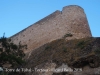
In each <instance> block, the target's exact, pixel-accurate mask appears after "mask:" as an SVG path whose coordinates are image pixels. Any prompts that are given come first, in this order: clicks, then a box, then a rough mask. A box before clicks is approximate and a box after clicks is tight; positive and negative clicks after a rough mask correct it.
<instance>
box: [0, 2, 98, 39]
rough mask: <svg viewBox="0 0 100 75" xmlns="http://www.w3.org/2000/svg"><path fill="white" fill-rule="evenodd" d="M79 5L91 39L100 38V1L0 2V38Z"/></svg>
mask: <svg viewBox="0 0 100 75" xmlns="http://www.w3.org/2000/svg"><path fill="white" fill-rule="evenodd" d="M68 5H79V6H81V7H82V8H83V9H84V11H85V13H86V16H87V19H88V23H89V26H90V29H91V33H92V36H93V37H100V0H0V37H2V36H3V34H4V33H5V36H6V37H10V36H12V35H14V34H16V33H18V32H20V31H21V30H23V29H25V28H26V27H28V26H30V25H32V24H34V23H35V22H37V21H39V20H41V19H42V18H44V17H46V16H48V15H49V14H51V13H53V12H54V11H56V10H60V11H62V8H63V7H64V6H68Z"/></svg>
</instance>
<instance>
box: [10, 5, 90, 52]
mask: <svg viewBox="0 0 100 75" xmlns="http://www.w3.org/2000/svg"><path fill="white" fill-rule="evenodd" d="M69 33H70V34H72V35H73V36H72V37H70V38H67V39H68V40H69V39H75V38H76V39H80V38H84V37H91V36H92V35H91V32H90V28H89V25H88V21H87V18H86V15H85V13H84V10H83V9H82V8H81V7H80V6H77V5H70V6H66V7H64V8H63V10H62V11H55V12H54V13H52V14H50V15H49V16H47V17H45V18H43V19H42V20H40V21H38V22H36V23H35V24H33V25H31V26H29V27H28V28H26V29H24V30H22V31H21V32H19V33H17V34H15V35H14V36H12V37H11V39H12V41H13V42H14V43H15V44H18V43H19V42H21V44H26V45H27V48H28V49H27V50H25V52H26V53H27V52H30V51H31V50H34V49H36V48H38V47H40V46H42V45H43V44H46V43H48V42H51V41H53V40H56V39H59V38H62V37H63V36H64V35H65V34H69Z"/></svg>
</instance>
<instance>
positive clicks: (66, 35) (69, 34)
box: [62, 33, 73, 38]
mask: <svg viewBox="0 0 100 75" xmlns="http://www.w3.org/2000/svg"><path fill="white" fill-rule="evenodd" d="M72 36H73V35H72V34H71V33H66V34H65V35H64V36H63V37H62V38H66V37H72Z"/></svg>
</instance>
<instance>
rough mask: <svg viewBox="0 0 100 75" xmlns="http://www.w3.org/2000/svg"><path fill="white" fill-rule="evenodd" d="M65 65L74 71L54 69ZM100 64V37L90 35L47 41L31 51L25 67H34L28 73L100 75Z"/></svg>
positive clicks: (41, 74)
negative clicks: (73, 38) (81, 37)
mask: <svg viewBox="0 0 100 75" xmlns="http://www.w3.org/2000/svg"><path fill="white" fill-rule="evenodd" d="M64 65H65V67H66V66H67V68H68V67H69V68H71V69H73V71H61V72H56V71H54V70H56V69H57V68H59V67H61V66H64ZM99 66H100V38H99V37H98V38H93V37H90V38H83V39H75V40H69V41H66V39H58V40H54V41H52V42H50V43H47V44H45V45H43V46H41V47H39V48H37V49H36V50H33V52H31V53H30V56H29V57H28V58H27V60H26V64H25V66H24V67H26V68H31V69H32V72H28V73H26V75H99V74H100V71H99ZM75 68H78V69H79V70H78V71H76V72H75ZM51 69H53V70H51Z"/></svg>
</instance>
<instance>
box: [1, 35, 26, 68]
mask: <svg viewBox="0 0 100 75" xmlns="http://www.w3.org/2000/svg"><path fill="white" fill-rule="evenodd" d="M26 47H27V46H26V45H21V43H20V42H19V45H16V44H14V43H13V42H11V39H9V38H6V37H5V36H3V37H1V38H0V65H2V66H3V65H5V64H10V65H11V67H15V66H20V65H22V64H23V63H24V59H23V57H24V56H25V54H24V52H23V49H25V48H26Z"/></svg>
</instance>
